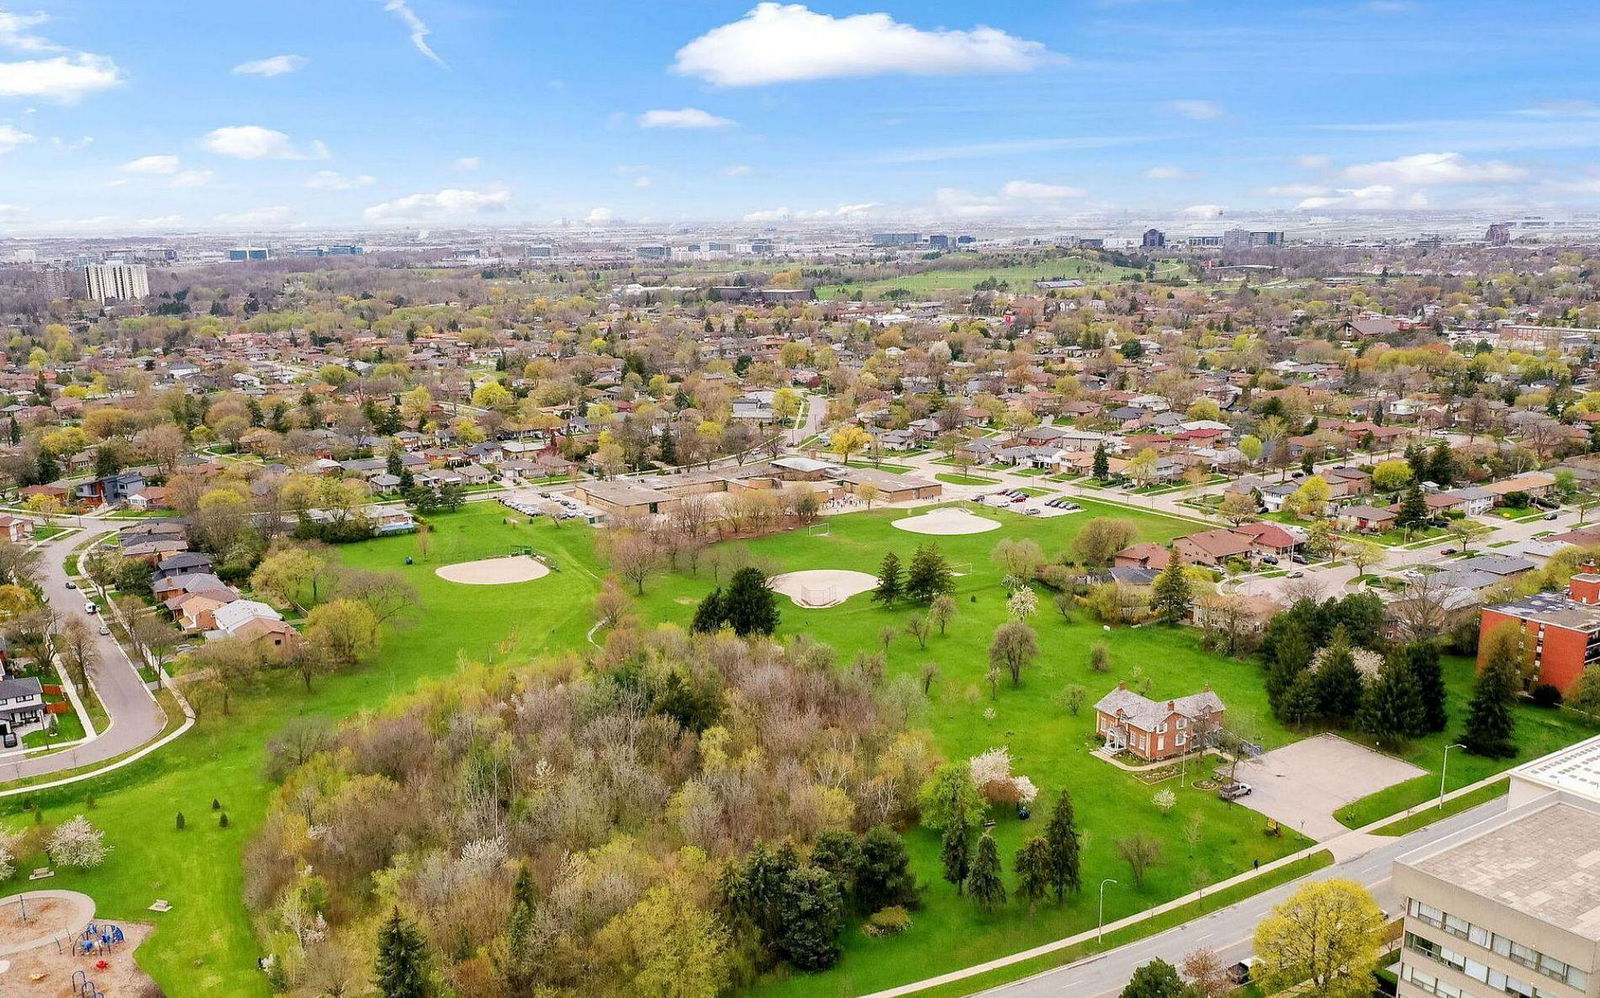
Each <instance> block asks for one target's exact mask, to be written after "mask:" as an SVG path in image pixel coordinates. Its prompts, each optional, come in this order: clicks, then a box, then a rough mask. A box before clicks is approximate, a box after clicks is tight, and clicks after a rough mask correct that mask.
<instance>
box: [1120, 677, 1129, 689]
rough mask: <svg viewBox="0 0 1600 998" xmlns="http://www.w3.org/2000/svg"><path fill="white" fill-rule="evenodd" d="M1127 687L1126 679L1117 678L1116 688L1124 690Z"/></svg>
mask: <svg viewBox="0 0 1600 998" xmlns="http://www.w3.org/2000/svg"><path fill="white" fill-rule="evenodd" d="M1127 688H1128V681H1127V680H1126V679H1119V680H1117V689H1119V690H1125V689H1127Z"/></svg>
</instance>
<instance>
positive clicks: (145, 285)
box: [83, 263, 150, 302]
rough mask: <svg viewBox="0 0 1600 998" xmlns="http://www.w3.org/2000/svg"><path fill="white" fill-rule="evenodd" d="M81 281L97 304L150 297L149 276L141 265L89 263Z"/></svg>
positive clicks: (84, 269)
mask: <svg viewBox="0 0 1600 998" xmlns="http://www.w3.org/2000/svg"><path fill="white" fill-rule="evenodd" d="M83 280H84V283H85V284H87V285H88V288H89V297H90V298H93V299H94V300H95V301H98V302H108V301H137V300H139V299H140V298H148V297H150V276H149V274H147V273H146V272H145V269H144V264H142V263H91V264H89V266H87V267H85V268H83Z"/></svg>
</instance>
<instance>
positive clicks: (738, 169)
mask: <svg viewBox="0 0 1600 998" xmlns="http://www.w3.org/2000/svg"><path fill="white" fill-rule="evenodd" d="M722 175H723V176H724V177H748V176H750V164H749V163H735V164H733V165H732V166H725V167H723V168H722Z"/></svg>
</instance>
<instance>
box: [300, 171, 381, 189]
mask: <svg viewBox="0 0 1600 998" xmlns="http://www.w3.org/2000/svg"><path fill="white" fill-rule="evenodd" d="M376 182H377V178H376V177H373V176H371V175H370V174H366V173H362V174H358V175H355V176H347V175H346V174H343V173H339V172H337V171H335V170H318V171H317V172H316V173H313V174H312V175H311V176H309V177H307V178H306V186H307V187H309V188H311V189H312V190H314V191H349V190H354V189H355V188H357V187H370V186H372V185H373V184H374V183H376Z"/></svg>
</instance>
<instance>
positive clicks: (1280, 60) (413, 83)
mask: <svg viewBox="0 0 1600 998" xmlns="http://www.w3.org/2000/svg"><path fill="white" fill-rule="evenodd" d="M143 6H144V7H145V8H146V9H145V10H144V11H142V12H141V13H142V16H141V17H140V18H139V19H138V20H137V21H128V20H127V19H125V18H109V17H106V16H104V15H105V14H106V13H107V12H108V11H109V9H110V8H109V6H108V5H104V4H100V3H94V2H87V0H76V2H74V0H57V2H49V3H45V4H42V5H40V6H39V7H38V8H37V9H36V8H34V7H26V8H15V7H11V6H0V178H4V182H3V183H0V236H4V235H13V234H25V235H32V234H40V233H60V234H65V235H71V234H96V233H113V232H126V233H137V232H140V231H147V232H152V233H155V232H163V231H175V230H205V229H218V230H242V231H272V230H279V229H285V230H288V229H295V228H311V227H339V226H347V227H355V226H362V227H384V226H410V227H427V226H442V225H454V226H462V225H504V224H525V223H548V222H554V221H556V220H559V219H569V220H574V221H578V222H590V223H599V222H607V221H612V220H619V219H627V220H630V221H632V222H636V223H641V224H645V223H656V224H670V223H674V222H681V221H687V220H697V221H698V220H705V221H725V222H740V223H747V224H761V223H786V224H788V223H800V222H838V223H846V224H857V223H859V224H861V225H864V226H865V225H870V224H871V223H872V222H873V221H874V220H885V221H888V220H907V221H911V220H915V221H920V222H924V223H926V224H928V225H931V226H940V227H944V228H952V229H954V228H961V227H971V226H973V225H979V224H984V223H995V224H998V223H1001V222H1016V221H1019V220H1027V221H1034V222H1039V223H1050V222H1057V221H1059V222H1062V223H1069V222H1070V221H1071V220H1073V219H1083V218H1094V217H1103V216H1106V215H1108V214H1113V213H1117V212H1124V211H1128V210H1145V211H1149V212H1151V213H1152V214H1153V216H1158V217H1162V218H1172V219H1180V220H1182V219H1188V220H1193V221H1195V222H1207V221H1209V220H1215V219H1221V220H1223V224H1225V220H1226V219H1227V218H1228V217H1230V216H1232V215H1235V214H1249V213H1263V212H1265V213H1281V214H1284V215H1288V216H1291V217H1297V218H1306V219H1314V218H1316V217H1318V216H1319V215H1323V214H1327V213H1339V212H1347V211H1361V210H1367V211H1376V212H1396V211H1434V210H1438V211H1451V212H1473V211H1483V212H1511V211H1544V212H1550V213H1554V214H1571V213H1578V212H1584V211H1589V210H1592V209H1594V208H1596V207H1600V158H1597V157H1596V154H1595V150H1596V147H1597V146H1600V130H1597V129H1595V128H1594V125H1595V124H1596V123H1597V122H1600V106H1597V105H1595V104H1594V103H1592V102H1591V101H1590V100H1589V99H1588V98H1587V96H1586V95H1587V94H1590V93H1592V92H1593V83H1594V71H1593V70H1592V69H1591V68H1590V67H1588V66H1586V65H1584V64H1583V63H1582V61H1581V52H1582V51H1583V50H1584V49H1585V48H1586V46H1584V45H1583V44H1582V41H1583V35H1585V34H1586V33H1593V31H1594V29H1593V28H1592V26H1591V25H1590V23H1589V22H1588V21H1587V20H1586V19H1584V18H1583V17H1582V16H1581V15H1582V10H1581V8H1579V7H1577V5H1575V4H1554V5H1546V6H1545V7H1543V8H1541V9H1539V10H1537V11H1531V12H1523V13H1521V14H1519V16H1518V18H1517V19H1516V20H1515V21H1514V22H1513V23H1507V22H1506V19H1505V17H1504V13H1503V10H1501V9H1499V8H1491V7H1490V6H1489V5H1487V4H1483V3H1461V4H1454V5H1451V6H1450V7H1449V8H1448V9H1446V8H1445V7H1443V6H1441V5H1438V4H1428V3H1409V2H1368V3H1329V4H1305V5H1297V6H1296V7H1294V8H1292V9H1285V10H1282V11H1278V12H1275V16H1274V18H1273V19H1272V20H1271V21H1263V20H1261V19H1260V18H1259V17H1258V16H1256V15H1254V14H1253V13H1252V12H1249V11H1240V10H1234V9H1232V8H1231V6H1230V5H1225V4H1220V3H1206V2H1199V0H1196V2H1182V0H1168V2H1161V0H1146V2H1140V0H1089V2H1082V3H1058V4H1049V5H1039V6H1037V7H1036V8H1035V9H1033V10H1031V11H1023V10H999V11H997V10H994V9H991V8H987V7H983V6H979V5H976V4H971V3H964V2H940V3H920V4H914V5H913V4H907V3H896V4H885V3H881V2H880V3H870V4H869V3H860V4H854V5H848V4H821V3H818V4H812V5H809V6H806V5H801V4H777V3H760V4H756V3H753V2H751V0H739V2H695V3H690V4H680V5H673V7H672V8H671V9H665V8H653V9H642V10H635V9H633V8H631V7H623V6H622V5H620V4H614V3H605V4H600V5H596V6H594V7H591V8H586V9H583V10H579V9H558V10H539V9H525V6H524V5H514V4H495V3H488V2H476V3H468V2H461V0H409V2H408V0H359V2H348V3H342V4H334V5H313V4H310V3H302V2H289V3H279V4H273V5H265V4H253V5H243V6H239V7H238V8H237V9H236V8H235V7H234V6H233V5H230V6H228V7H226V8H224V7H221V6H218V7H215V8H211V9H205V10H201V11H194V10H191V9H189V8H188V7H187V6H184V7H180V6H179V5H178V4H176V3H173V2H157V3H151V4H146V5H143ZM1446 95H1448V97H1449V99H1450V103H1451V108H1450V109H1448V110H1447V109H1445V108H1443V107H1442V106H1441V105H1442V100H1441V99H1442V98H1443V97H1445V96H1446Z"/></svg>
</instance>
